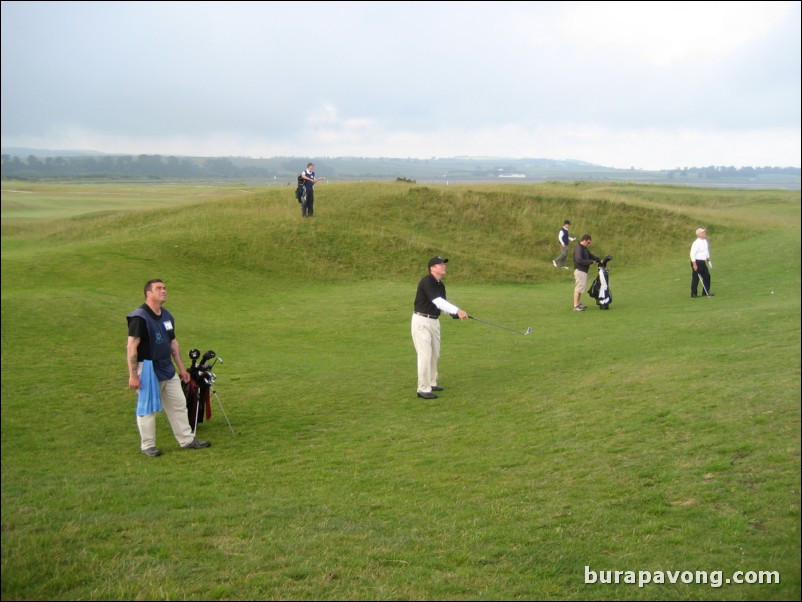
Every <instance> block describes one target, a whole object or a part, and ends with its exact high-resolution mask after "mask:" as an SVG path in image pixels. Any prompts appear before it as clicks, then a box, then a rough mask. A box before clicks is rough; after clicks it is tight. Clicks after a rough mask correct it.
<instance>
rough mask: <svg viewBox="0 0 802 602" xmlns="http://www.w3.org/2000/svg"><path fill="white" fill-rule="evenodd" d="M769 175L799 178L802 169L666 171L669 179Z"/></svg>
mask: <svg viewBox="0 0 802 602" xmlns="http://www.w3.org/2000/svg"><path fill="white" fill-rule="evenodd" d="M767 174H774V175H786V176H798V175H800V169H799V168H798V167H723V166H722V167H719V166H715V165H710V166H709V167H683V168H682V169H670V170H667V171H666V177H668V178H669V179H674V178H682V177H691V176H692V177H696V178H706V179H710V180H725V179H728V180H729V179H733V180H734V179H743V178H747V179H748V178H756V177H758V176H760V175H767Z"/></svg>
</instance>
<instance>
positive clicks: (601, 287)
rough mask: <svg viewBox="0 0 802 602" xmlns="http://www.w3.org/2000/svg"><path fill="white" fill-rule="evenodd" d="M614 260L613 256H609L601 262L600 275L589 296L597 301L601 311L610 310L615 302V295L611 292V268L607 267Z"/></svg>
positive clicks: (591, 287)
mask: <svg viewBox="0 0 802 602" xmlns="http://www.w3.org/2000/svg"><path fill="white" fill-rule="evenodd" d="M612 258H613V257H612V255H608V256H607V257H605V258H604V259H602V260H601V261H599V274H598V276H596V279H595V280H594V281H593V284H591V285H590V291H588V294H589V295H590V296H591V297H593V298H594V299H596V304H597V305H598V306H599V309H610V303H612V302H613V294H612V293H611V292H610V268H608V267H607V263H608V262H609V261H610V260H611V259H612Z"/></svg>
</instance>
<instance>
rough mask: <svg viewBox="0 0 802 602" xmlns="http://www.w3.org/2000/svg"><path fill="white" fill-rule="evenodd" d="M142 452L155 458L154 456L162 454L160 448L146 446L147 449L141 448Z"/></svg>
mask: <svg viewBox="0 0 802 602" xmlns="http://www.w3.org/2000/svg"><path fill="white" fill-rule="evenodd" d="M142 453H143V454H145V455H146V456H150V457H151V458H155V457H156V456H161V455H162V452H161V450H159V449H156V448H155V447H148V448H147V449H143V450H142Z"/></svg>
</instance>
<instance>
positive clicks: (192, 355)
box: [189, 349, 200, 368]
mask: <svg viewBox="0 0 802 602" xmlns="http://www.w3.org/2000/svg"><path fill="white" fill-rule="evenodd" d="M199 357H200V349H190V350H189V359H191V360H192V368H195V366H196V365H197V364H196V360H197V359H198V358H199Z"/></svg>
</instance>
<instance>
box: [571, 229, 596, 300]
mask: <svg viewBox="0 0 802 602" xmlns="http://www.w3.org/2000/svg"><path fill="white" fill-rule="evenodd" d="M591 242H593V239H592V238H591V237H590V234H583V235H582V240H580V241H579V244H578V245H577V246H576V247H574V311H585V306H584V305H582V304H581V303H580V302H579V297H580V295H582V293H584V292H585V291H587V289H588V268H589V267H590V266H592V265H593V264H594V263H598V262H599V261H601V259H599V258H598V257H596V256H595V255H594V254H593V253H591V252H590V249H588V247H589V246H590V243H591Z"/></svg>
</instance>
